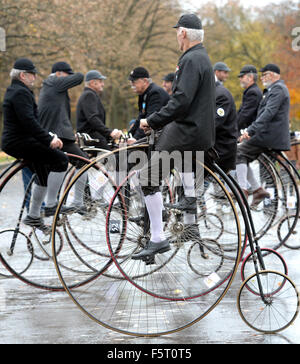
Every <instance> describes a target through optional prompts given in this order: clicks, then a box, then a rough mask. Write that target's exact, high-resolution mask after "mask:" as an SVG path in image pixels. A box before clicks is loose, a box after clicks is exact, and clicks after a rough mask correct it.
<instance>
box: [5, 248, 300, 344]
mask: <svg viewBox="0 0 300 364" xmlns="http://www.w3.org/2000/svg"><path fill="white" fill-rule="evenodd" d="M279 253H281V255H282V256H283V257H284V259H285V260H286V262H287V265H288V269H289V273H288V275H289V277H290V278H291V279H292V280H293V281H294V283H295V284H296V286H297V287H298V288H299V287H300V269H299V263H300V250H291V249H288V248H286V247H282V248H280V249H279ZM241 283H242V282H241V278H240V269H239V270H238V273H237V275H236V277H235V280H234V282H233V284H232V286H231V288H230V289H229V291H228V292H227V294H226V296H225V297H224V299H223V300H222V301H221V302H220V304H219V305H218V306H217V307H216V308H215V309H214V310H213V311H212V312H211V313H210V314H209V315H208V316H206V317H205V318H204V319H202V320H201V321H200V322H198V323H196V324H194V325H193V326H191V327H189V328H187V329H185V330H182V331H180V332H178V333H175V334H172V335H167V336H161V337H156V338H143V337H134V336H127V335H122V334H119V333H117V332H114V331H111V330H109V329H107V328H105V327H102V326H100V325H99V324H97V323H96V322H94V321H92V320H91V319H90V318H89V317H87V316H86V315H85V314H84V313H83V312H81V311H80V310H79V308H78V307H77V306H76V305H75V304H74V303H73V302H72V300H71V299H70V297H69V296H68V294H67V293H66V292H49V291H44V290H41V289H38V288H34V287H32V286H29V285H27V284H25V283H23V282H21V281H20V280H18V279H16V278H5V277H0V332H1V336H0V343H1V344H36V343H39V344H113V345H118V344H153V345H157V344H166V345H170V346H171V345H180V344H300V315H298V317H297V318H296V321H295V322H294V323H293V324H292V325H291V326H290V327H288V328H287V329H286V330H284V331H282V332H281V333H279V334H274V335H266V334H262V333H259V332H256V331H254V330H252V329H251V328H250V327H248V326H247V325H246V324H245V323H244V322H243V321H242V319H241V317H240V315H239V313H238V309H237V305H236V297H237V293H238V290H239V287H240V285H241Z"/></svg>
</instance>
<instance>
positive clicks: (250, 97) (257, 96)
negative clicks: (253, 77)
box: [237, 83, 262, 130]
mask: <svg viewBox="0 0 300 364" xmlns="http://www.w3.org/2000/svg"><path fill="white" fill-rule="evenodd" d="M261 98H262V91H261V89H260V88H259V87H258V86H257V84H256V83H254V84H253V85H251V86H250V87H248V88H247V89H246V90H245V91H244V93H243V100H242V104H241V107H240V109H239V111H238V114H237V123H238V128H239V130H241V129H246V128H248V126H250V125H251V124H252V123H253V121H254V120H255V119H256V115H257V109H258V106H259V103H260V101H261Z"/></svg>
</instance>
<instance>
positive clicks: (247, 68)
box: [238, 64, 257, 77]
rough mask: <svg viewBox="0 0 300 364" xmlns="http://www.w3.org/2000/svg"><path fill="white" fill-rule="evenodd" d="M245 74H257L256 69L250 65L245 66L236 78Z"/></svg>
mask: <svg viewBox="0 0 300 364" xmlns="http://www.w3.org/2000/svg"><path fill="white" fill-rule="evenodd" d="M247 73H257V69H256V68H255V67H254V66H252V65H251V64H247V65H246V66H244V67H243V68H242V69H241V70H240V74H239V75H238V77H243V76H244V75H246V74H247Z"/></svg>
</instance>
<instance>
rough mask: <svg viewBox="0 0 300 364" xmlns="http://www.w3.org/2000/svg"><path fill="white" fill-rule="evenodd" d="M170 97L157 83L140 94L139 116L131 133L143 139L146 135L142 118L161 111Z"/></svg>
mask: <svg viewBox="0 0 300 364" xmlns="http://www.w3.org/2000/svg"><path fill="white" fill-rule="evenodd" d="M169 99H170V96H169V94H168V93H167V92H166V91H165V90H164V89H163V88H162V87H160V86H158V85H156V84H155V83H151V84H150V85H149V87H148V88H147V90H146V91H145V92H144V93H143V95H139V101H138V105H139V116H138V117H137V119H136V121H135V123H134V124H133V126H132V128H131V129H130V133H131V134H132V136H133V137H134V138H135V139H141V138H143V137H144V136H145V133H144V131H143V130H142V129H141V128H140V120H141V119H145V118H147V117H148V116H150V115H151V114H153V113H154V112H155V111H159V110H160V109H161V108H162V107H163V106H165V105H166V104H167V103H168V101H169Z"/></svg>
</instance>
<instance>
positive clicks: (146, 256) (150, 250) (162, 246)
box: [132, 240, 171, 262]
mask: <svg viewBox="0 0 300 364" xmlns="http://www.w3.org/2000/svg"><path fill="white" fill-rule="evenodd" d="M170 249H171V247H170V243H169V241H168V240H164V241H162V242H160V243H153V241H149V243H148V244H147V246H146V247H145V248H144V249H143V250H141V251H140V252H138V253H136V254H133V256H132V259H133V260H143V261H146V262H147V261H151V258H152V257H154V256H155V254H162V253H165V252H167V251H169V250H170Z"/></svg>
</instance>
